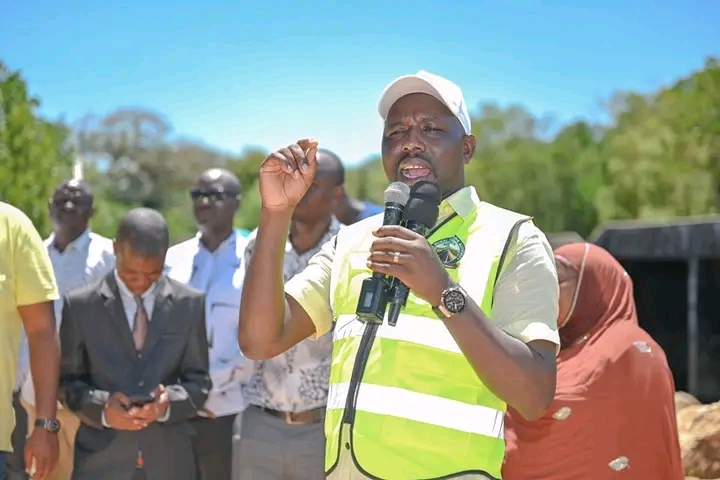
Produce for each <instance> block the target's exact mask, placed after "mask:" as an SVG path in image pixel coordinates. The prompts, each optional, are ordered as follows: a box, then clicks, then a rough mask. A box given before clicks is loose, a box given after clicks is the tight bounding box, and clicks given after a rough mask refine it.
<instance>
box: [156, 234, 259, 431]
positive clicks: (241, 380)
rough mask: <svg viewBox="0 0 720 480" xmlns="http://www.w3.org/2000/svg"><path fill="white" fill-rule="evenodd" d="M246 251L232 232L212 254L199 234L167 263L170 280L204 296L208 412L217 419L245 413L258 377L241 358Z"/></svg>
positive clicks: (177, 247)
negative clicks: (248, 387)
mask: <svg viewBox="0 0 720 480" xmlns="http://www.w3.org/2000/svg"><path fill="white" fill-rule="evenodd" d="M246 245H247V239H245V238H244V237H242V236H240V235H238V234H237V233H236V232H233V233H232V234H231V235H230V236H229V237H228V238H227V239H226V240H225V241H224V242H223V243H221V244H220V246H219V247H218V248H217V249H216V250H215V251H214V252H210V251H209V250H208V249H207V248H205V246H204V245H203V244H202V242H201V241H200V234H198V235H196V236H195V237H194V238H191V239H190V240H187V241H185V242H182V243H180V244H178V245H175V246H173V247H172V248H170V250H169V251H168V254H167V257H166V260H165V264H166V273H167V275H168V276H169V277H170V278H173V279H174V280H177V281H179V282H182V283H184V284H186V285H188V286H190V287H193V288H196V289H197V290H200V291H202V292H204V293H205V324H206V329H207V337H208V345H209V347H210V349H209V353H210V379H211V380H212V384H213V386H212V390H211V391H210V395H209V396H208V399H207V402H206V403H205V409H207V410H209V411H210V412H211V413H212V414H213V415H215V416H216V417H223V416H227V415H234V414H237V413H240V412H242V411H244V410H245V408H246V406H247V405H246V402H245V399H244V397H243V391H242V387H243V385H244V384H245V383H246V382H247V381H248V380H249V379H250V377H251V376H252V373H253V362H251V361H250V360H248V359H247V358H246V357H245V355H243V354H242V352H241V351H240V346H239V345H238V340H237V332H238V318H239V315H240V296H241V294H242V287H243V281H244V280H245V262H244V260H243V253H244V251H245V246H246Z"/></svg>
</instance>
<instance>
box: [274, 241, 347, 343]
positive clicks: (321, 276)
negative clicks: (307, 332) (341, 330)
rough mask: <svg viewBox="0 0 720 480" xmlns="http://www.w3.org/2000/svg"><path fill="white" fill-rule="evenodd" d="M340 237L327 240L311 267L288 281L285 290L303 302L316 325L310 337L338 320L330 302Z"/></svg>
mask: <svg viewBox="0 0 720 480" xmlns="http://www.w3.org/2000/svg"><path fill="white" fill-rule="evenodd" d="M336 239H337V236H335V237H333V238H331V239H330V240H329V241H328V242H327V243H325V245H323V246H322V248H321V249H320V251H319V252H318V253H316V254H315V255H313V257H312V258H311V259H310V261H309V262H308V265H307V267H305V269H304V270H303V271H301V272H300V273H298V274H296V275H295V276H294V277H292V278H291V279H290V280H288V282H287V283H286V284H285V294H286V295H288V296H290V297H292V298H293V299H294V300H295V301H296V302H297V303H298V304H300V306H301V307H302V308H303V310H305V313H307V314H308V316H309V317H310V319H311V320H312V322H313V324H314V325H315V335H313V336H312V337H310V338H313V339H317V338H319V337H321V336H323V335H325V334H326V333H328V332H329V331H330V330H331V329H332V326H333V322H334V316H333V312H332V308H331V306H330V277H331V273H332V264H333V259H334V258H335V242H336Z"/></svg>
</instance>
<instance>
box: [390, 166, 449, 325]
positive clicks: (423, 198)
mask: <svg viewBox="0 0 720 480" xmlns="http://www.w3.org/2000/svg"><path fill="white" fill-rule="evenodd" d="M440 200H441V195H440V187H438V185H437V184H435V183H432V182H427V181H424V180H421V181H419V182H417V183H416V184H414V185H413V186H412V188H411V189H410V200H408V202H407V205H406V206H405V215H404V217H403V220H404V221H405V224H406V225H405V226H406V227H407V228H408V230H412V231H413V232H415V233H419V234H420V235H422V236H423V237H424V236H425V235H426V234H427V233H428V231H429V230H430V229H431V228H432V227H433V226H434V225H435V222H437V218H438V214H439V213H440ZM408 295H410V289H409V288H408V287H406V286H405V285H404V284H403V283H402V282H399V281H398V282H396V283H395V288H394V289H393V291H392V297H391V298H390V300H389V302H390V312H389V313H388V325H390V326H391V327H394V326H395V325H397V321H398V317H399V316H400V310H401V309H402V308H404V307H405V304H406V303H407V299H408Z"/></svg>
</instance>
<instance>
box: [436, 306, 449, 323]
mask: <svg viewBox="0 0 720 480" xmlns="http://www.w3.org/2000/svg"><path fill="white" fill-rule="evenodd" d="M433 312H435V315H437V316H438V317H440V318H442V319H443V320H446V319H448V318H450V317H452V313H450V312H448V311H447V309H446V308H445V306H444V305H443V304H440V305H438V306H437V307H433Z"/></svg>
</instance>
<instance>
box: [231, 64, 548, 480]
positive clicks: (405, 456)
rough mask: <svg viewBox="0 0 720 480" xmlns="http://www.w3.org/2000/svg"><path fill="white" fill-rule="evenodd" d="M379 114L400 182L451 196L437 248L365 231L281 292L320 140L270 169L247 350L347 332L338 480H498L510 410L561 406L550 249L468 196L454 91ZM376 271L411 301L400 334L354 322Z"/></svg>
mask: <svg viewBox="0 0 720 480" xmlns="http://www.w3.org/2000/svg"><path fill="white" fill-rule="evenodd" d="M378 111H379V114H380V116H381V118H382V119H383V120H384V131H383V137H382V163H383V167H384V169H385V173H386V176H387V177H388V180H390V181H391V182H402V183H405V184H406V185H408V186H412V185H414V184H416V183H418V182H419V181H421V180H422V181H426V182H431V183H433V184H435V185H437V187H438V188H439V190H440V192H441V194H442V203H441V204H440V205H439V212H438V215H437V222H435V225H434V227H432V229H431V231H430V233H429V234H428V235H427V238H426V237H425V236H423V235H420V234H419V233H415V232H413V231H411V230H410V229H408V228H404V227H401V226H383V225H382V223H383V218H382V217H383V216H382V215H376V216H373V217H370V218H368V219H365V220H362V221H360V222H358V223H356V224H354V225H352V226H349V227H347V229H346V230H344V231H341V232H339V233H338V234H337V236H336V237H335V239H334V240H331V241H330V242H328V243H327V244H326V245H325V246H324V247H323V248H322V250H321V251H320V252H319V253H318V254H316V256H315V257H314V258H313V259H312V260H311V261H310V263H309V264H308V266H307V268H306V269H305V270H304V271H302V272H301V273H299V274H298V275H296V276H295V277H294V278H293V279H291V280H290V281H289V282H288V283H287V284H285V285H284V287H283V278H282V265H283V254H284V246H285V240H286V238H287V234H288V226H289V224H290V218H291V217H292V212H293V209H294V208H295V205H297V203H298V201H299V200H300V199H301V198H302V196H303V195H304V194H305V192H306V191H307V189H308V188H309V187H310V185H311V184H312V183H313V179H314V172H315V169H316V165H317V160H316V154H317V142H316V141H313V140H300V141H298V142H297V143H296V144H293V145H290V146H288V147H287V148H283V149H280V150H278V151H276V152H273V153H271V154H270V155H269V156H268V157H267V158H266V159H265V161H264V162H263V164H262V167H261V171H260V194H261V197H262V212H261V215H260V222H259V226H258V230H257V241H256V248H255V250H254V252H253V256H252V258H251V259H250V262H249V265H248V270H247V274H246V276H245V284H244V288H243V297H242V302H241V309H240V321H239V330H238V341H239V343H240V347H241V349H242V350H243V352H244V353H245V355H246V356H247V357H248V358H251V359H253V360H263V359H266V358H271V357H274V356H276V355H278V354H279V353H281V352H283V351H285V350H287V349H288V348H290V347H291V346H293V345H295V344H297V343H298V342H300V341H301V340H303V339H305V338H308V337H313V338H317V337H319V336H321V335H323V334H325V333H326V332H328V331H330V330H333V329H334V334H333V358H332V362H331V371H330V384H329V392H328V405H327V410H326V421H325V434H326V437H327V447H326V461H325V471H326V475H327V476H328V478H333V479H342V480H355V479H365V478H375V479H376V478H385V479H391V480H402V479H409V480H411V479H418V478H463V479H498V478H500V476H501V473H500V471H501V466H502V461H503V457H504V453H505V443H504V439H503V438H504V437H503V420H504V413H505V409H506V406H508V405H509V406H511V407H513V408H514V409H515V410H517V411H518V412H519V413H520V414H521V415H522V416H524V417H525V418H527V419H536V418H539V417H540V416H541V415H543V414H544V412H545V410H546V409H547V408H548V406H549V405H550V403H551V402H552V400H553V396H554V394H555V376H556V363H555V355H556V352H557V350H558V347H559V343H560V342H559V337H558V333H557V326H556V323H557V309H558V307H557V300H558V286H557V273H556V271H555V265H554V261H553V255H552V250H551V248H550V245H549V243H548V241H547V239H546V237H545V235H544V234H543V233H542V232H541V231H540V230H539V229H538V228H537V227H535V226H534V225H533V224H532V222H531V221H530V219H529V217H526V216H523V215H520V214H517V213H515V212H510V211H508V210H503V209H501V208H498V207H495V206H493V205H491V204H488V203H487V202H483V201H481V200H480V199H479V198H478V196H477V193H476V191H475V189H474V188H473V187H472V186H466V185H465V178H464V169H465V165H466V164H467V163H468V162H469V161H470V160H471V159H472V157H473V154H474V153H475V146H476V141H475V137H474V136H473V135H472V131H471V126H470V116H469V115H468V112H467V108H466V103H465V100H464V98H463V95H462V92H461V90H460V88H459V87H458V86H457V85H455V84H453V83H452V82H450V81H448V80H446V79H444V78H442V77H439V76H437V75H432V74H430V73H427V72H418V73H417V74H416V75H408V76H405V77H400V78H399V79H397V80H395V81H394V82H392V83H391V84H390V85H389V86H388V87H387V88H386V89H385V91H384V93H383V95H382V97H381V99H380V102H379V105H378ZM408 205H409V204H408ZM425 206H427V205H423V208H421V209H419V210H422V211H425V210H427V209H425V208H424V207H425ZM408 208H409V207H408ZM435 208H438V206H437V205H436V206H435ZM415 213H418V212H415ZM432 221H434V219H433V220H432ZM429 226H432V225H429ZM372 273H378V274H381V275H387V276H391V277H395V278H397V279H398V280H400V281H401V282H402V283H403V284H404V285H406V286H407V287H408V288H409V290H410V292H411V293H410V296H409V297H408V300H407V304H406V307H405V308H404V309H403V311H402V314H401V316H400V318H399V321H398V323H397V325H396V326H391V325H389V324H388V322H387V317H386V318H385V320H384V321H383V322H382V323H380V322H371V321H368V322H363V321H361V320H360V319H359V318H358V317H357V316H356V315H355V307H356V305H357V302H358V296H359V293H360V291H361V286H362V285H363V281H364V280H365V279H366V278H368V277H369V276H370V275H371V274H372ZM261 480H265V479H264V478H263V479H261Z"/></svg>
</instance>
